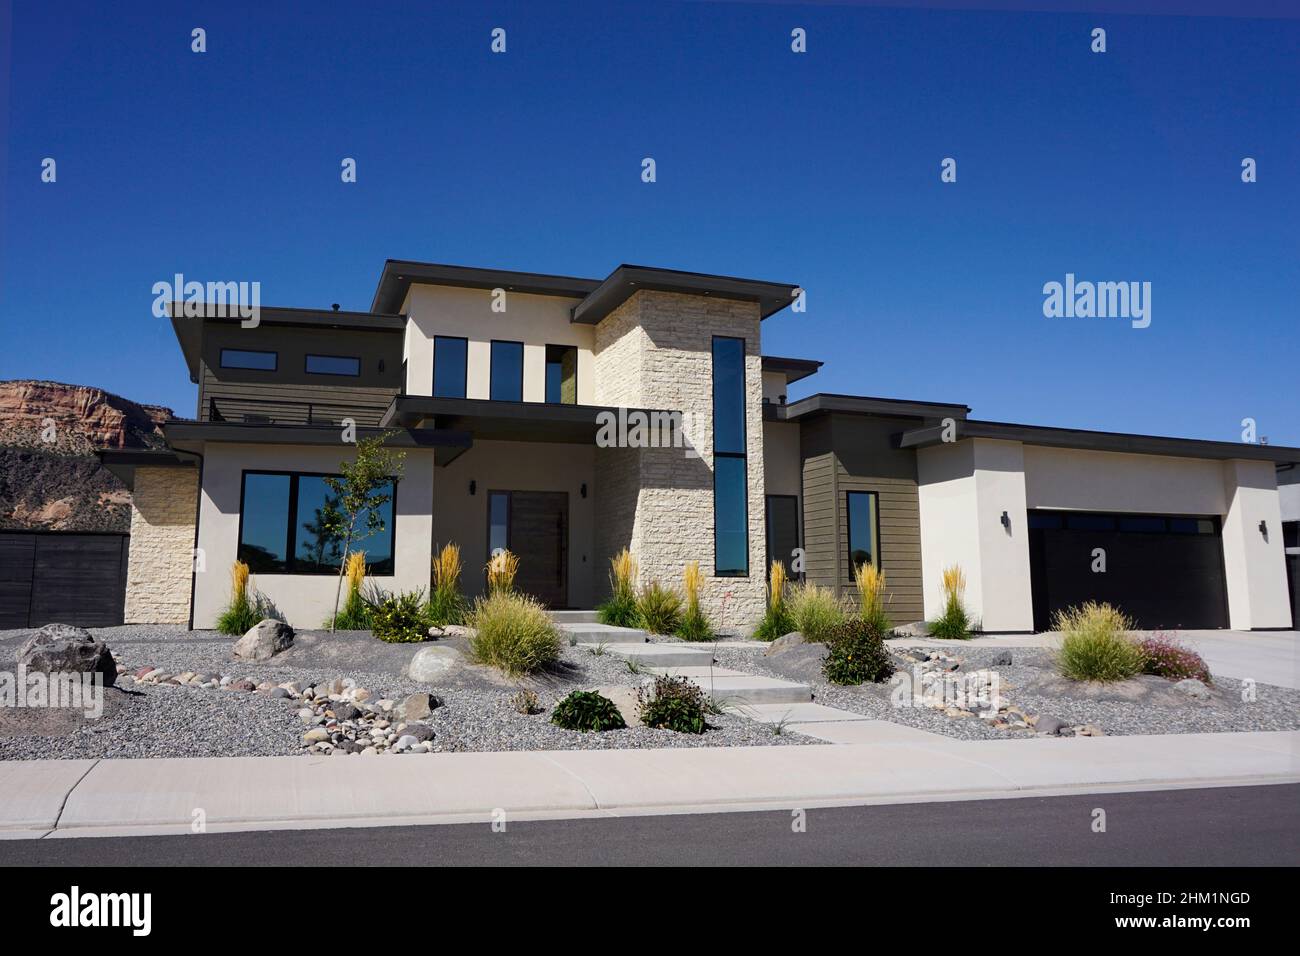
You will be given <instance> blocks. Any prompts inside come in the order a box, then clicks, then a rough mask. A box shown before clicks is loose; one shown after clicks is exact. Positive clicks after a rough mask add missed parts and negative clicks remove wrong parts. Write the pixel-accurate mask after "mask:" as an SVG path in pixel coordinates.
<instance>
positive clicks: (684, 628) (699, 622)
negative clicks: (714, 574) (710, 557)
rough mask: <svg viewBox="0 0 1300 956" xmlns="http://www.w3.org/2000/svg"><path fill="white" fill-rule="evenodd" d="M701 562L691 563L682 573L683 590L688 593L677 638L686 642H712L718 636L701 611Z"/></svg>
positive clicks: (706, 616) (678, 626)
mask: <svg viewBox="0 0 1300 956" xmlns="http://www.w3.org/2000/svg"><path fill="white" fill-rule="evenodd" d="M703 578H704V576H703V575H702V574H700V562H698V561H690V562H688V563H687V565H686V569H685V570H684V571H683V572H682V588H683V590H685V591H686V610H685V611H684V612H683V613H682V620H681V623H679V624H678V625H677V636H678V637H680V638H681V639H682V640H684V641H711V640H713V638H714V637H715V636H716V635H715V634H714V632H713V625H712V624H711V623H710V622H709V618H708V615H706V614H705V613H704V612H703V611H702V610H700V584H701V583H702V581H703Z"/></svg>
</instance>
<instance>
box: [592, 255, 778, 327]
mask: <svg viewBox="0 0 1300 956" xmlns="http://www.w3.org/2000/svg"><path fill="white" fill-rule="evenodd" d="M798 288H799V286H797V285H795V284H794V283H786V282H766V281H763V280H761V279H740V278H736V277H734V276H719V275H710V274H707V273H703V272H683V271H680V270H677V269H658V268H653V267H650V266H635V265H628V264H623V265H620V266H619V267H618V268H617V269H615V270H614V271H613V272H611V273H610V274H609V275H608V276H607V277H606V278H605V280H604V281H603V282H601V283H600V287H599V288H597V289H595V290H593V291H592V292H590V293H589V294H588V295H587V296H586V297H585V298H584V299H583V300H582V301H581V302H579V303H578V304H577V305H576V306H574V309H573V314H572V317H571V320H572V321H573V322H577V323H581V324H584V325H595V324H596V323H598V322H599V321H600V320H601V319H603V318H605V317H606V316H607V315H609V314H610V313H611V312H613V311H614V310H615V309H617V308H618V307H619V306H620V305H622V304H623V303H624V302H626V301H627V300H628V299H630V298H631V297H632V296H633V295H635V294H636V293H637V292H639V291H641V290H642V289H647V290H650V291H653V292H681V293H685V294H688V295H716V296H717V297H718V298H720V299H738V300H740V301H742V302H755V303H757V304H758V306H759V317H760V318H762V319H766V318H767V317H768V316H770V315H772V314H773V313H775V312H779V311H780V310H781V309H784V308H785V307H786V306H788V305H790V303H792V302H793V301H794V298H795V297H794V292H795V290H796V289H798Z"/></svg>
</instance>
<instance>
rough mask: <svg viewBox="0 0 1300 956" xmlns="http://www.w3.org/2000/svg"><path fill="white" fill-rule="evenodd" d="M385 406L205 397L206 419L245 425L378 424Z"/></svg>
mask: <svg viewBox="0 0 1300 956" xmlns="http://www.w3.org/2000/svg"><path fill="white" fill-rule="evenodd" d="M386 407H387V406H386V405H385V406H378V405H376V406H373V407H366V406H357V405H338V404H333V403H329V402H303V401H292V400H283V401H282V400H279V399H267V398H233V397H230V396H224V397H218V396H215V395H214V396H211V397H209V398H208V421H210V422H240V423H243V424H246V425H340V424H342V421H343V419H345V418H350V419H352V420H353V421H354V422H356V423H357V424H358V425H366V426H372V425H378V424H379V419H380V417H381V416H382V415H383V413H384V408H386Z"/></svg>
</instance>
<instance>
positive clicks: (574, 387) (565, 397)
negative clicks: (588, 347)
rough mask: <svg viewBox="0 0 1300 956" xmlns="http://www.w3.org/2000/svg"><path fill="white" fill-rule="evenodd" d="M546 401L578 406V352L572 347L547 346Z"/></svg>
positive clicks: (552, 403)
mask: <svg viewBox="0 0 1300 956" xmlns="http://www.w3.org/2000/svg"><path fill="white" fill-rule="evenodd" d="M546 401H547V403H548V404H551V405H576V404H578V350H577V348H576V347H574V346H572V345H548V346H546Z"/></svg>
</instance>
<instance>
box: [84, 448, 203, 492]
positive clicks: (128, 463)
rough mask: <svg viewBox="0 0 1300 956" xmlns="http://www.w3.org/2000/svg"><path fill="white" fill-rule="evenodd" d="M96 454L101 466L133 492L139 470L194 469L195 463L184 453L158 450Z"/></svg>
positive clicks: (100, 451)
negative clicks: (136, 472) (136, 473)
mask: <svg viewBox="0 0 1300 956" xmlns="http://www.w3.org/2000/svg"><path fill="white" fill-rule="evenodd" d="M94 453H95V457H96V458H98V459H99V461H100V464H102V465H103V466H104V467H105V468H107V469H108V470H109V471H110V472H112V473H113V474H114V475H116V476H117V477H118V478H119V479H121V481H122V484H124V485H126V487H127V488H128V489H130V490H132V491H134V490H135V470H136V469H137V468H193V467H194V461H195V459H194V457H193V456H192V455H186V454H185V453H184V452H176V451H171V450H168V449H157V448H96V449H94Z"/></svg>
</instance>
